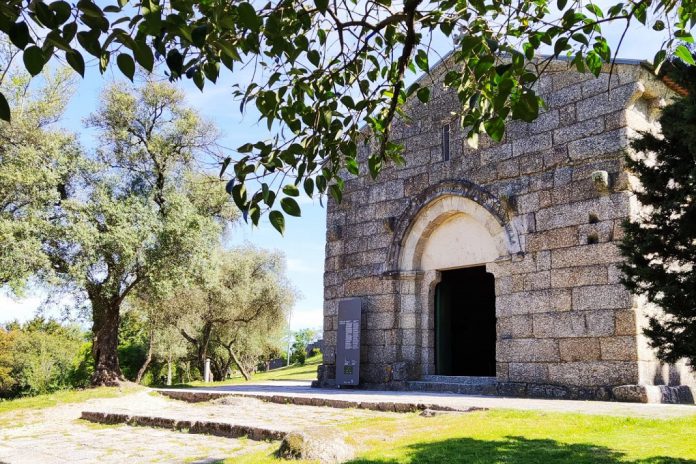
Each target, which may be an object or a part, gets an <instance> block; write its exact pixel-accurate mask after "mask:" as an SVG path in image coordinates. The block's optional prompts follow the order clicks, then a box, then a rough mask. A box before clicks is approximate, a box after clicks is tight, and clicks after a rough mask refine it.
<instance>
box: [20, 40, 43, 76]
mask: <svg viewBox="0 0 696 464" xmlns="http://www.w3.org/2000/svg"><path fill="white" fill-rule="evenodd" d="M22 59H23V60H24V67H25V68H26V69H27V71H29V74H31V75H32V76H36V75H37V74H39V73H40V72H41V70H42V69H43V67H44V64H45V63H46V60H45V59H44V55H43V51H41V49H40V48H39V47H37V46H34V45H32V46H31V47H27V48H26V49H25V50H24V54H23V56H22Z"/></svg>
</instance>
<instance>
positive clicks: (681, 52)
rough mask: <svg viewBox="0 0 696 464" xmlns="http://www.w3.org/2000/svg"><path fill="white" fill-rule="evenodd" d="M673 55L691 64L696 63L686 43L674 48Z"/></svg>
mask: <svg viewBox="0 0 696 464" xmlns="http://www.w3.org/2000/svg"><path fill="white" fill-rule="evenodd" d="M674 55H675V56H676V57H677V58H679V59H680V60H682V61H683V62H684V63H686V64H690V65H691V66H694V65H696V62H694V57H693V55H692V54H691V52H690V51H689V49H688V48H686V45H679V46H678V47H677V48H676V50H674Z"/></svg>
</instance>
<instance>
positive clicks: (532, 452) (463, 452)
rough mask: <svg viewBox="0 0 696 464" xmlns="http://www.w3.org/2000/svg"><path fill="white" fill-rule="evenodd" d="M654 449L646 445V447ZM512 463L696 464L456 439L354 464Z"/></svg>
mask: <svg viewBox="0 0 696 464" xmlns="http://www.w3.org/2000/svg"><path fill="white" fill-rule="evenodd" d="M647 446H650V444H649V443H646V447H647ZM404 462H406V463H413V464H416V463H418V464H420V463H433V464H445V463H467V464H470V463H471V464H488V463H510V464H550V463H553V464H696V460H692V459H679V458H671V457H665V456H653V457H649V458H646V459H639V460H633V461H632V460H629V459H626V456H625V455H624V453H622V452H620V451H616V450H612V449H610V448H606V447H603V446H593V445H589V444H568V443H560V442H557V441H554V440H530V439H527V438H523V437H506V438H505V439H504V440H498V441H485V440H474V439H472V438H452V439H448V440H442V441H438V442H432V443H416V444H413V445H408V446H405V447H404V452H403V457H402V458H401V459H398V460H396V459H394V460H392V459H355V460H352V461H350V464H394V463H404Z"/></svg>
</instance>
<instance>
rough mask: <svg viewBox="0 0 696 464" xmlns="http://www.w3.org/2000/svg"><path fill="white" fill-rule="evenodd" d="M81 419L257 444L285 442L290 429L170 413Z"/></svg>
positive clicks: (92, 414)
mask: <svg viewBox="0 0 696 464" xmlns="http://www.w3.org/2000/svg"><path fill="white" fill-rule="evenodd" d="M80 419H83V420H86V421H90V422H95V423H99V424H125V425H131V426H133V425H138V426H141V427H154V428H162V429H168V430H176V431H179V432H187V433H204V434H207V435H215V436H219V437H228V438H240V437H247V438H248V439H250V440H256V441H261V440H282V439H283V437H285V435H286V434H287V433H288V432H289V430H283V429H271V428H267V427H258V426H251V425H243V424H235V423H232V422H222V421H215V420H205V419H197V420H187V419H180V418H177V417H174V416H171V415H167V414H160V415H157V416H148V415H135V414H124V413H118V412H102V411H82V414H81V415H80Z"/></svg>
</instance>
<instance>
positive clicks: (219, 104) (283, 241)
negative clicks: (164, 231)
mask: <svg viewBox="0 0 696 464" xmlns="http://www.w3.org/2000/svg"><path fill="white" fill-rule="evenodd" d="M607 32H608V36H609V38H610V43H611V44H612V45H615V44H616V43H617V41H618V37H619V36H620V34H621V32H622V29H620V28H618V27H610V28H608V29H607ZM660 43H661V37H660V36H658V35H656V34H655V33H653V32H652V31H650V30H649V29H645V28H634V29H632V30H630V31H629V33H628V34H627V36H626V38H625V39H624V42H623V45H622V49H621V52H620V53H619V56H620V57H621V58H634V59H652V57H653V56H654V54H655V52H656V51H657V50H658V47H659V46H660ZM433 47H434V48H435V49H436V50H437V52H438V53H440V54H443V55H444V54H446V53H447V51H448V50H449V47H450V42H449V41H448V40H446V39H444V40H443V39H439V40H437V41H435V43H433ZM436 61H437V58H436V56H431V63H434V62H436ZM88 67H89V69H88V71H87V74H86V78H85V79H84V80H79V81H78V89H77V92H76V94H75V96H74V97H73V98H72V100H71V101H70V103H69V105H68V107H67V109H66V114H65V118H64V121H63V123H62V124H63V125H64V126H65V127H66V128H68V129H70V130H72V131H74V132H77V133H79V134H80V135H81V138H82V142H83V144H84V145H85V146H87V147H89V146H92V145H93V144H94V140H93V134H92V133H91V131H89V130H87V129H85V128H84V126H83V123H82V121H83V119H84V118H85V117H86V116H87V115H88V114H89V113H90V112H92V111H94V110H95V109H96V106H97V102H98V96H99V93H100V91H101V89H102V88H103V87H104V86H105V85H106V84H108V83H109V82H113V81H114V80H117V79H121V76H120V73H119V72H118V70H116V69H110V70H108V71H107V73H106V74H105V75H103V76H101V75H100V74H99V72H98V70H97V69H96V65H95V63H91V65H89V66H88ZM247 76H248V71H242V72H240V73H236V74H234V75H233V74H232V73H230V72H229V71H227V70H225V71H224V73H223V76H222V78H221V79H220V80H219V81H218V83H217V84H216V85H212V84H211V83H210V82H207V83H206V88H205V91H204V92H202V93H201V92H199V91H198V89H197V88H195V87H194V86H193V84H192V83H191V82H188V81H185V82H182V83H181V86H182V88H183V90H184V91H185V93H186V95H187V99H188V102H189V104H191V105H192V106H193V107H194V108H196V109H197V110H198V111H199V112H200V113H201V114H203V115H204V116H205V117H207V118H208V119H210V120H212V121H214V122H215V123H216V125H217V126H218V127H219V128H220V129H221V131H222V133H223V138H222V140H221V142H222V144H223V145H225V146H228V147H237V146H239V145H241V144H243V143H246V142H249V141H251V142H253V141H256V140H259V139H263V138H264V137H265V136H266V135H267V133H266V131H265V126H258V125H257V124H256V119H257V117H256V115H253V114H249V115H246V116H243V115H241V114H240V113H239V105H238V104H237V103H236V102H234V101H233V99H232V90H231V85H232V83H233V82H234V81H238V80H239V79H243V78H244V77H247ZM301 206H302V217H301V218H290V217H288V218H286V221H287V223H286V233H285V236H280V235H279V234H278V233H277V232H276V231H275V229H273V228H272V227H271V226H270V225H269V224H268V223H267V221H265V220H262V224H261V225H260V227H257V228H252V227H251V226H248V225H246V224H245V223H243V222H242V223H240V224H238V225H236V226H235V227H234V229H233V231H232V234H231V236H230V240H229V243H228V244H229V245H231V246H234V245H237V244H242V243H246V242H248V243H252V244H254V245H256V246H259V247H263V248H270V249H277V250H280V251H282V252H283V253H284V254H285V256H286V259H287V264H288V266H287V267H288V276H289V278H290V280H291V281H292V283H293V285H294V286H295V288H296V289H297V290H299V292H300V294H301V295H302V297H301V298H300V299H298V301H297V302H296V304H295V306H294V308H293V312H292V319H291V327H292V329H293V330H297V329H300V328H304V327H312V328H318V329H319V328H321V324H322V300H323V289H322V285H323V272H324V245H325V232H326V224H325V220H326V212H325V210H324V209H323V208H322V207H321V206H320V204H319V202H318V201H312V200H310V199H303V200H302V202H301ZM43 298H45V293H43V292H42V291H40V290H35V291H34V292H32V293H30V294H29V295H27V296H26V297H25V298H23V299H20V300H16V299H15V300H13V299H11V298H10V297H8V296H7V295H6V294H3V293H0V322H6V321H10V320H14V319H19V320H27V319H30V318H31V317H33V315H34V313H35V311H36V309H37V308H38V307H39V306H40V305H41V302H42V300H43Z"/></svg>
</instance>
